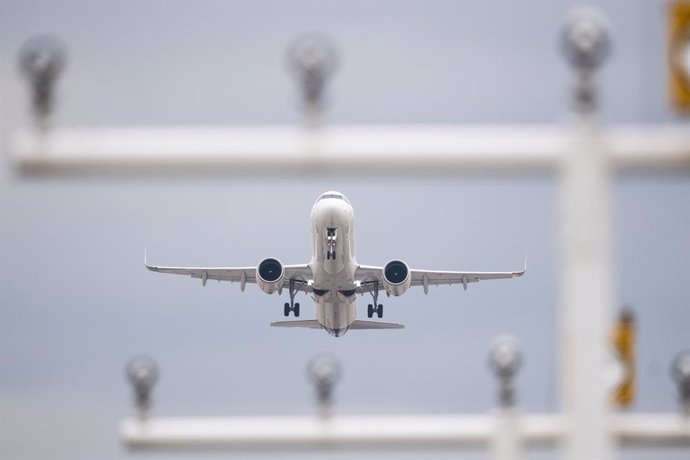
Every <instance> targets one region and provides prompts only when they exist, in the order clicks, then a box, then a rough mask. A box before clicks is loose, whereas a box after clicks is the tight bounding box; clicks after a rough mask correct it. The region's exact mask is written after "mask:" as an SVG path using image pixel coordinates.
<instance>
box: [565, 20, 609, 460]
mask: <svg viewBox="0 0 690 460" xmlns="http://www.w3.org/2000/svg"><path fill="white" fill-rule="evenodd" d="M563 38H564V40H563V45H564V50H565V53H566V57H567V58H568V59H569V61H570V62H571V64H572V65H573V67H574V69H575V70H576V72H577V77H578V78H577V85H576V88H575V103H576V113H575V115H574V117H573V119H572V121H571V126H570V128H571V136H572V137H571V143H570V145H569V148H567V151H566V152H564V155H563V156H562V161H561V165H560V177H559V179H560V184H559V185H560V201H559V209H558V211H559V213H560V219H559V220H560V265H561V267H560V274H561V279H560V284H561V286H560V304H561V310H560V311H561V318H560V319H561V340H562V341H563V343H562V344H561V345H562V347H561V349H562V355H561V366H563V372H561V375H562V379H563V381H562V382H561V385H562V403H563V405H564V410H565V413H566V415H567V420H568V422H567V426H568V427H569V430H568V431H567V434H566V438H565V440H564V442H565V444H564V449H565V450H564V453H565V458H566V459H571V460H603V459H609V458H612V456H613V449H612V440H611V438H610V434H609V433H610V430H609V407H608V395H607V394H606V390H605V385H604V371H605V361H606V344H607V332H608V325H609V323H610V318H609V316H610V311H611V307H612V305H613V292H612V286H613V263H612V237H613V235H612V203H611V201H612V174H611V168H610V165H609V159H608V158H607V154H606V151H605V149H604V145H603V139H602V136H601V132H600V126H599V124H598V122H597V120H596V118H595V116H594V113H593V112H594V107H595V106H596V92H595V90H596V88H595V87H594V81H593V77H592V75H593V73H594V71H595V70H596V69H597V68H598V67H599V66H600V65H601V64H602V63H603V61H604V58H605V57H606V55H607V53H608V39H607V34H606V27H605V20H604V19H603V18H602V17H601V16H600V15H599V14H598V12H597V11H594V10H591V9H581V10H577V11H575V12H573V14H572V15H571V17H570V18H569V22H568V24H567V26H566V29H565V32H564V37H563Z"/></svg>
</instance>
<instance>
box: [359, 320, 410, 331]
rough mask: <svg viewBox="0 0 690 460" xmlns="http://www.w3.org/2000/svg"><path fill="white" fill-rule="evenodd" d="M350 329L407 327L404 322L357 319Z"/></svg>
mask: <svg viewBox="0 0 690 460" xmlns="http://www.w3.org/2000/svg"><path fill="white" fill-rule="evenodd" d="M348 329H405V326H403V325H402V324H396V323H382V322H380V321H359V320H357V321H355V322H354V323H352V325H350V327H349V328H348Z"/></svg>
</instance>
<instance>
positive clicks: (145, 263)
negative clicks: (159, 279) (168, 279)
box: [144, 248, 158, 272]
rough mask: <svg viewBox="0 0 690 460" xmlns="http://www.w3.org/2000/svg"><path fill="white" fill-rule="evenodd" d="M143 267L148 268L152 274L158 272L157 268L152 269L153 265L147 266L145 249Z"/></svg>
mask: <svg viewBox="0 0 690 460" xmlns="http://www.w3.org/2000/svg"><path fill="white" fill-rule="evenodd" d="M144 267H146V268H148V269H149V270H151V271H152V272H155V271H158V267H154V266H153V265H149V264H148V263H147V262H146V248H144Z"/></svg>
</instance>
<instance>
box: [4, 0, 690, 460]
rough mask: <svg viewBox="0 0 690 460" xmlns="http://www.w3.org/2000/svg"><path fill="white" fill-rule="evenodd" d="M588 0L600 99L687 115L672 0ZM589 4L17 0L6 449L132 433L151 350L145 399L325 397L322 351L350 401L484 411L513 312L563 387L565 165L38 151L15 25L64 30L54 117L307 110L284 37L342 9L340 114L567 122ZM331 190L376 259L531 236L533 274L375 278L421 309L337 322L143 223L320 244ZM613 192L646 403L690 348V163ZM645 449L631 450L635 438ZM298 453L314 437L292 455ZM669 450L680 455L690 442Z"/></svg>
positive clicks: (490, 253)
mask: <svg viewBox="0 0 690 460" xmlns="http://www.w3.org/2000/svg"><path fill="white" fill-rule="evenodd" d="M596 4H599V5H600V6H601V8H602V9H603V10H604V11H605V12H606V14H607V15H608V17H609V19H610V22H611V34H612V39H613V48H614V52H613V55H612V57H611V59H610V60H609V61H608V62H607V63H606V65H605V67H604V69H603V71H602V72H601V75H600V78H599V81H600V88H601V103H600V105H601V110H602V118H603V119H604V120H605V121H606V122H611V123H644V124H647V123H650V124H653V123H687V121H683V120H682V119H680V118H677V116H676V115H674V113H673V112H672V110H671V109H670V108H669V106H668V103H667V99H666V71H665V66H664V62H665V33H666V30H665V13H666V8H665V3H664V2H656V1H622V0H621V1H607V2H596ZM574 5H576V3H575V2H570V1H567V2H566V1H563V2H555V1H545V0H544V1H524V2H508V1H495V0H492V1H481V2H480V1H421V0H420V1H392V0H385V1H384V0H382V1H331V2H319V1H278V0H271V1H256V2H240V1H232V2H226V1H176V2H165V1H162V0H150V1H143V0H140V1H133V0H127V1H113V0H111V1H99V2H96V1H86V0H80V1H76V0H69V1H59V2H58V1H42V2H37V1H19V0H17V1H8V0H0V122H1V123H0V152H1V153H2V158H1V159H0V237H1V238H0V293H1V295H0V458H2V459H39V458H70V459H92V458H121V457H127V456H135V457H136V456H137V454H128V453H127V452H126V451H125V450H123V448H122V447H121V446H120V444H119V443H118V439H117V432H116V429H117V423H118V422H119V420H120V419H122V418H123V417H124V416H126V415H128V414H130V413H131V411H132V409H131V401H130V399H131V397H130V389H129V387H128V386H127V384H126V382H125V381H124V378H123V365H124V363H125V362H126V361H127V359H128V358H129V357H130V356H132V355H134V354H137V353H147V354H150V355H152V356H154V357H155V358H156V359H157V360H158V362H159V364H160V366H161V368H162V380H161V381H160V384H159V386H158V388H157V389H156V392H155V409H154V410H155V413H156V414H161V415H231V414H274V413H275V414H302V413H310V412H312V411H313V410H314V407H313V406H314V404H313V398H314V394H313V389H312V387H311V385H310V384H309V383H308V381H307V380H306V378H305V375H304V368H305V365H306V362H307V360H308V359H309V358H310V357H311V356H312V355H313V354H315V353H316V352H320V351H328V352H332V353H334V354H336V355H337V356H338V357H339V358H340V360H341V361H342V364H343V366H344V378H343V381H342V382H341V383H340V385H339V386H338V388H337V407H336V410H337V412H341V413H429V412H431V413H454V412H472V413H481V412H484V411H487V410H491V409H492V408H493V407H494V406H495V399H496V384H495V381H494V379H493V378H492V376H491V375H490V373H489V371H488V370H487V367H486V351H487V349H488V347H489V344H490V343H491V341H492V340H493V339H494V337H496V336H497V335H499V334H503V333H510V334H512V335H515V336H517V337H519V338H520V339H521V341H522V344H523V347H524V352H525V354H526V365H525V367H524V370H523V371H522V372H521V373H520V376H519V383H518V391H519V396H518V398H519V404H520V407H522V408H524V410H526V411H538V412H544V411H546V412H549V411H556V410H558V408H559V377H558V376H559V373H558V366H559V364H558V355H559V352H558V346H557V345H558V333H557V331H558V315H557V305H556V303H557V272H556V270H557V267H558V264H557V248H558V241H557V233H556V228H555V223H556V220H557V212H558V210H557V208H556V196H555V195H556V183H555V181H554V180H553V179H552V178H550V177H546V176H543V177H542V176H538V175H535V176H529V177H518V176H490V175H489V176H483V177H473V176H459V177H458V176H447V177H430V176H428V175H427V176H422V177H415V176H414V175H406V176H404V177H394V176H390V175H388V176H385V177H376V176H372V175H371V174H366V175H363V176H361V177H358V176H357V175H354V174H347V175H341V174H339V173H338V171H330V172H328V173H325V174H318V175H290V174H286V175H280V174H278V175H276V174H272V175H270V176H263V175H251V176H246V175H242V174H226V175H215V176H214V177H211V178H205V177H203V176H199V175H184V174H183V175H177V176H173V177H171V176H165V175H160V174H156V173H155V172H152V173H151V176H150V177H149V176H147V175H138V176H135V177H127V176H113V177H109V176H103V175H101V176H98V177H90V176H88V175H76V176H70V177H64V176H63V177H51V176H46V175H43V176H27V175H23V174H21V173H20V172H19V171H18V170H17V169H16V168H15V166H14V164H13V161H12V158H11V157H10V152H9V149H8V143H9V138H10V135H11V133H12V132H13V131H14V130H15V129H17V128H20V127H23V126H26V125H28V124H29V123H30V115H29V111H28V94H27V91H26V84H25V81H23V80H22V78H21V76H20V75H19V73H18V71H17V65H16V56H17V50H18V48H19V46H20V45H21V44H22V42H23V41H24V40H26V39H27V38H28V37H30V36H32V35H34V34H36V33H43V32H51V33H55V34H57V35H58V36H60V37H61V38H62V40H63V41H64V42H65V43H66V44H67V46H68V48H69V66H68V69H67V71H66V72H65V75H64V77H63V78H62V79H61V81H60V83H59V100H58V112H57V115H56V121H57V123H59V124H60V125H90V126H99V125H108V124H114V125H157V124H189V125H195V124H208V123H214V124H220V123H295V122H298V121H299V118H300V115H299V93H298V91H297V88H296V86H295V82H294V81H293V80H292V79H291V77H290V75H289V74H288V73H287V71H286V65H285V50H286V47H287V45H288V43H289V42H290V41H291V40H292V39H293V38H294V37H295V36H297V35H298V34H300V33H303V32H306V31H320V32H323V33H325V34H328V35H329V36H331V37H332V38H333V40H334V42H335V43H336V44H337V46H338V48H339V51H340V54H341V65H340V67H339V69H338V71H337V73H336V75H335V77H334V79H333V81H332V82H331V83H332V84H330V85H329V87H328V103H329V105H328V112H327V118H328V120H329V122H358V123H386V122H388V123H390V122H400V123H559V122H560V121H561V120H563V119H564V118H565V116H566V114H567V113H568V111H569V106H570V88H571V82H572V75H571V72H570V69H569V68H568V66H567V65H566V64H565V63H564V61H563V59H562V57H561V55H560V54H559V50H558V35H559V31H560V27H561V24H562V23H563V19H564V17H565V15H566V12H567V11H568V10H569V9H570V8H571V7H572V6H574ZM328 189H337V190H340V191H342V192H344V193H345V194H346V195H347V196H348V197H349V198H350V200H351V201H352V203H353V205H354V207H355V215H356V224H357V227H356V231H357V241H356V250H357V254H358V257H359V259H360V262H361V263H367V264H384V263H385V262H386V261H388V260H390V259H392V258H402V259H404V260H406V261H407V262H408V263H409V264H410V265H412V266H415V267H419V268H448V269H457V268H468V269H477V270H495V269H512V268H518V267H520V266H521V265H522V262H523V257H524V255H525V253H527V254H528V256H529V273H528V275H527V276H526V277H524V278H522V279H520V280H512V281H498V282H486V283H482V284H479V285H473V286H471V287H470V289H469V290H468V291H467V292H463V291H462V289H461V288H458V287H452V288H451V287H439V288H432V290H431V292H430V294H429V296H428V297H426V296H424V294H423V293H422V292H421V291H410V292H409V293H408V294H406V295H405V296H403V297H400V298H395V299H385V298H384V304H385V305H386V319H387V320H389V321H396V322H402V323H404V324H406V325H407V329H405V330H404V331H391V332H381V331H379V332H359V333H358V332H351V333H349V334H348V335H346V336H345V337H343V338H342V339H334V338H332V337H330V336H328V335H326V334H325V333H323V332H321V331H305V330H275V329H271V328H269V327H268V323H270V322H271V321H275V320H279V319H281V317H282V302H283V301H284V299H280V298H278V297H277V296H267V295H265V294H263V293H261V292H260V291H259V290H258V289H257V288H256V287H255V286H249V287H248V288H247V291H246V292H245V293H244V294H242V293H240V291H239V288H238V286H237V285H229V284H218V283H212V282H211V283H209V285H208V286H207V287H206V288H202V287H201V283H200V282H199V281H196V280H190V279H187V278H183V277H174V276H162V275H158V274H153V273H149V272H147V271H145V270H144V268H143V265H142V262H143V260H142V259H143V251H144V248H148V252H149V257H150V259H152V260H154V261H155V262H157V263H161V264H189V265H233V264H238V265H252V264H255V263H257V262H258V261H259V260H260V259H261V258H263V257H267V256H273V257H278V258H279V259H281V260H283V261H285V262H288V263H301V262H306V261H307V260H308V258H309V256H310V250H311V248H310V241H309V209H310V206H311V205H312V203H313V201H314V199H315V198H316V197H317V196H318V195H319V194H320V193H321V192H323V191H325V190H328ZM615 203H616V207H615V216H614V218H615V222H616V248H615V251H616V252H615V261H616V277H615V280H616V286H615V292H616V299H617V303H616V305H614V306H612V307H613V308H614V309H615V308H617V307H618V306H619V305H621V304H623V303H629V304H630V305H631V306H632V307H633V308H634V310H635V312H636V313H637V315H638V319H639V361H638V362H639V368H638V372H639V395H638V399H637V402H636V405H635V407H634V409H632V410H634V411H675V410H677V404H676V400H675V397H676V396H675V391H674V386H673V384H672V382H671V380H670V378H669V376H668V365H669V362H670V360H671V358H672V357H673V355H674V354H675V353H676V352H678V351H680V350H681V349H683V348H689V347H690V332H689V331H690V283H689V281H690V279H689V276H688V273H689V272H688V266H689V262H690V212H689V211H690V176H689V175H688V173H687V171H686V172H680V173H673V174H670V173H662V174H651V173H650V174H636V175H630V176H622V177H619V178H618V179H617V182H616V188H615ZM582 288H583V289H587V286H583V287H582ZM366 303H367V299H365V298H363V299H362V300H361V301H360V306H359V315H360V316H362V315H364V307H363V306H362V304H364V305H366ZM302 304H303V307H302V309H303V315H302V316H303V317H306V318H309V317H312V316H313V311H312V310H311V308H312V307H311V301H310V300H309V299H307V298H303V299H302ZM361 454H362V453H354V454H339V456H340V457H341V458H349V457H353V456H358V455H361ZM364 454H365V455H367V456H369V454H368V453H366V452H365V453H364ZM651 454H652V452H651V451H633V450H631V451H626V455H625V458H644V457H646V456H647V455H651ZM246 455H247V454H246V453H240V454H238V457H244V456H246ZM266 455H268V456H270V455H269V454H266ZM305 455H308V456H311V457H312V458H318V457H320V455H321V454H320V453H310V454H304V453H299V452H298V453H293V454H288V456H293V457H294V458H302V457H303V456H305ZM390 455H391V454H390V453H386V452H380V453H372V454H371V456H372V457H383V458H386V457H388V456H390ZM395 455H396V456H401V457H406V458H417V457H425V458H426V457H427V456H428V455H427V454H426V453H423V452H412V453H406V454H402V453H400V452H398V453H395ZM456 455H457V453H453V452H437V453H435V454H434V456H435V457H436V458H446V457H447V458H450V457H451V456H452V457H453V458H455V457H456ZM465 455H466V458H469V457H471V458H483V457H485V454H484V453H481V452H469V453H466V454H465ZM530 455H531V456H533V457H539V458H541V457H547V458H550V457H551V456H552V455H551V453H550V452H533V453H531V454H530ZM653 455H654V456H655V458H681V457H684V456H685V455H687V450H686V451H682V450H678V449H671V450H663V449H662V450H659V451H658V452H657V451H654V452H653ZM153 457H155V455H153V456H152V455H147V456H146V457H145V458H153ZM258 457H264V455H263V454H261V455H256V456H255V457H254V458H258ZM160 458H164V457H163V456H161V457H160ZM178 458H181V457H178Z"/></svg>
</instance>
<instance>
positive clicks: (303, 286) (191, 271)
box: [144, 255, 311, 292]
mask: <svg viewBox="0 0 690 460" xmlns="http://www.w3.org/2000/svg"><path fill="white" fill-rule="evenodd" d="M144 265H145V266H146V268H148V269H149V270H151V271H152V272H159V273H172V274H174V275H187V276H191V277H192V278H198V279H201V282H202V284H203V285H204V286H206V282H207V281H208V280H217V281H230V282H231V283H235V282H237V283H240V289H241V290H242V291H244V287H245V285H246V283H256V267H165V266H159V265H149V264H148V263H147V262H146V255H144ZM283 268H284V270H285V280H286V281H288V280H290V279H295V280H297V281H301V282H300V283H295V290H296V291H302V292H311V286H309V285H308V282H309V280H310V278H311V268H309V265H306V264H305V265H285V266H284V267H283Z"/></svg>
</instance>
